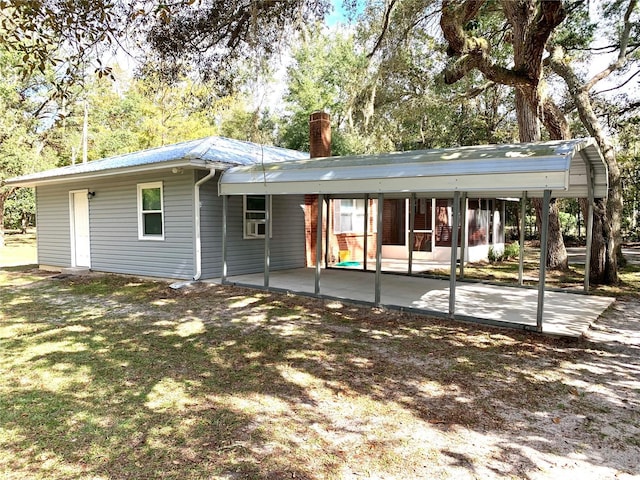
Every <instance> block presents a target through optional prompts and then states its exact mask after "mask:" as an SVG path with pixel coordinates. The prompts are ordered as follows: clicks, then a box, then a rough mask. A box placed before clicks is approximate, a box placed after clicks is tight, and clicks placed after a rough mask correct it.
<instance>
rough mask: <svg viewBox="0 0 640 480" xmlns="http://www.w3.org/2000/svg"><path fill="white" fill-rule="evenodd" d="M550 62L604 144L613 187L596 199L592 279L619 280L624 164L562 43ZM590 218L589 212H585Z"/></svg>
mask: <svg viewBox="0 0 640 480" xmlns="http://www.w3.org/2000/svg"><path fill="white" fill-rule="evenodd" d="M550 50H551V55H550V56H549V64H550V65H551V68H552V69H553V71H554V72H555V73H557V74H558V75H560V77H562V78H563V79H564V81H565V82H566V84H567V87H568V88H569V94H570V95H571V98H572V99H573V101H574V103H575V105H576V109H577V110H578V115H579V116H580V120H581V122H582V124H583V125H584V126H585V128H586V129H587V131H588V132H589V134H590V135H591V136H593V137H594V138H595V140H596V142H597V143H598V146H599V147H600V151H601V152H602V156H603V158H604V160H605V162H606V164H607V167H608V171H609V190H608V197H607V198H606V199H596V201H595V202H594V203H595V204H594V214H593V241H592V248H591V268H590V272H589V278H590V281H592V282H593V283H601V284H615V283H617V282H618V261H619V259H620V258H621V257H622V249H621V246H620V241H621V240H620V239H621V222H622V185H621V174H620V167H619V165H618V162H617V160H616V154H615V149H614V147H613V145H612V143H611V141H610V139H609V137H608V136H607V134H606V132H605V131H604V129H603V128H602V125H601V123H600V121H599V119H598V117H597V116H596V114H595V112H594V110H593V106H592V104H591V99H590V97H589V91H588V89H587V88H586V86H585V85H584V84H583V83H582V82H581V81H580V79H579V78H578V76H577V75H576V74H575V72H574V71H573V69H572V68H571V67H570V65H568V64H567V63H566V62H565V61H564V52H563V50H562V48H561V47H558V46H556V47H555V48H552V49H550ZM585 218H586V215H585Z"/></svg>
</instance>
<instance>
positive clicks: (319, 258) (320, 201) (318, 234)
mask: <svg viewBox="0 0 640 480" xmlns="http://www.w3.org/2000/svg"><path fill="white" fill-rule="evenodd" d="M323 207H324V195H322V194H320V195H318V223H317V225H316V283H315V289H314V291H315V293H316V295H320V263H321V262H322V209H323Z"/></svg>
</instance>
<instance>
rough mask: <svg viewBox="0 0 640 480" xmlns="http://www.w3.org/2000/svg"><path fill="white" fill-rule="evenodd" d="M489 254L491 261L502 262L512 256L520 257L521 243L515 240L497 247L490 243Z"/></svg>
mask: <svg viewBox="0 0 640 480" xmlns="http://www.w3.org/2000/svg"><path fill="white" fill-rule="evenodd" d="M487 256H488V258H489V261H490V262H491V263H495V262H502V261H504V260H509V259H510V258H518V257H519V256H520V244H519V243H518V242H513V243H509V244H507V245H505V246H504V248H495V247H494V246H493V245H490V246H489V254H488V255H487Z"/></svg>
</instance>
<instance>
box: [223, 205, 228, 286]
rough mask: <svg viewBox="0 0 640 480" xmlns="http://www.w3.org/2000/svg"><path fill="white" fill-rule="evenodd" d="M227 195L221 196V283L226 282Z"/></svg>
mask: <svg viewBox="0 0 640 480" xmlns="http://www.w3.org/2000/svg"><path fill="white" fill-rule="evenodd" d="M228 210H229V195H223V196H222V284H223V285H224V284H225V283H227V217H228Z"/></svg>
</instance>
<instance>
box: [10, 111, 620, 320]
mask: <svg viewBox="0 0 640 480" xmlns="http://www.w3.org/2000/svg"><path fill="white" fill-rule="evenodd" d="M328 132H330V129H329V128H328V116H326V114H324V113H322V112H316V113H314V114H312V116H311V121H310V143H311V154H310V155H307V154H304V153H301V152H297V151H292V150H287V149H282V148H275V147H266V146H260V145H255V144H251V143H247V142H240V141H237V140H230V139H226V138H220V137H210V138H205V139H201V140H194V141H190V142H184V143H180V144H176V145H169V146H166V147H161V148H156V149H151V150H146V151H143V152H137V153H132V154H128V155H121V156H118V157H112V158H106V159H102V160H97V161H94V162H90V163H87V164H81V165H74V166H69V167H62V168H58V169H54V170H49V171H45V172H40V173H35V174H31V175H26V176H22V177H17V178H14V179H10V180H8V181H7V183H8V184H10V185H16V186H34V187H35V188H36V203H37V220H38V231H37V238H38V262H39V263H40V265H41V267H43V268H54V269H60V268H64V267H82V268H91V269H92V270H96V271H104V272H114V273H127V274H135V275H147V276H158V277H169V278H178V279H195V280H197V279H201V278H202V279H206V278H218V277H220V278H222V282H223V283H225V282H227V281H229V278H230V277H234V276H235V277H239V276H242V275H249V274H260V277H261V278H262V281H261V283H262V285H261V286H262V287H263V288H272V287H271V286H270V283H269V282H270V279H269V278H270V277H269V275H270V272H272V271H277V270H280V271H285V270H286V271H289V270H290V271H292V272H293V271H296V270H304V271H305V272H308V271H309V269H305V268H304V267H306V266H310V265H315V274H314V275H315V277H314V278H315V279H314V280H313V281H312V284H313V285H311V286H309V285H307V284H305V285H302V284H296V288H294V289H293V290H294V291H297V292H301V293H310V294H313V295H323V292H322V290H321V285H320V271H321V267H322V266H324V267H331V266H334V265H337V266H339V264H340V263H342V260H343V259H345V258H349V259H350V260H355V261H356V262H359V263H360V264H361V268H362V269H363V270H365V269H367V263H368V262H367V261H365V257H366V259H371V258H373V259H374V260H375V266H374V268H371V270H375V276H368V277H367V279H364V278H363V279H362V283H367V280H371V279H374V282H373V295H372V301H371V300H365V301H366V302H368V303H371V304H373V305H376V306H380V305H383V301H382V300H383V297H382V291H381V289H382V275H381V273H382V271H383V262H382V260H383V258H398V259H403V260H404V259H405V258H406V259H407V261H406V264H407V266H408V269H407V272H406V273H408V274H409V275H411V274H412V271H411V268H412V263H413V262H412V260H413V259H414V258H416V259H419V258H420V257H422V258H426V259H428V258H432V259H448V264H449V269H450V272H451V275H450V278H449V282H448V285H449V286H448V288H446V292H447V293H446V294H447V295H448V299H449V300H448V316H449V317H452V318H453V317H454V314H455V305H456V297H455V295H456V293H455V292H456V281H457V274H456V272H457V268H458V259H465V260H470V259H480V258H484V257H486V254H487V252H488V248H489V246H490V245H494V246H496V247H498V248H499V246H500V245H501V244H502V243H503V242H504V230H503V223H504V220H503V219H504V201H503V200H500V199H508V198H520V199H526V198H540V199H542V212H543V218H542V221H541V253H540V267H539V276H540V278H539V282H538V291H537V300H536V302H537V308H536V318H535V323H534V324H533V325H531V324H530V323H522V322H521V321H520V320H516V321H512V320H509V321H504V320H500V319H498V320H495V319H489V320H488V321H489V322H491V323H492V324H505V325H508V326H514V325H520V326H521V327H522V328H525V329H535V330H536V331H542V321H543V314H544V291H545V274H546V262H545V260H546V257H547V253H546V247H547V236H548V215H545V212H546V213H548V211H549V205H550V200H551V198H552V197H555V198H561V197H568V198H586V199H587V200H588V201H587V204H588V205H589V214H588V216H587V220H588V226H587V255H586V265H585V271H589V261H590V244H591V238H592V225H593V223H592V219H593V204H594V199H595V198H605V197H606V195H607V189H608V172H607V166H606V163H605V162H604V160H603V158H602V155H601V154H600V151H599V149H598V147H597V145H596V143H595V141H594V140H593V139H589V138H586V139H574V140H566V141H552V142H537V143H529V144H512V145H482V146H470V147H458V148H449V149H437V150H422V151H412V152H393V153H382V154H375V155H355V156H344V157H331V156H330V154H329V150H328V149H329V144H330V136H329V133H328ZM310 157H311V158H310ZM524 204H525V203H524V202H522V203H521V205H522V208H524ZM380 206H382V208H379V207H380ZM521 217H522V218H524V215H521ZM459 225H462V226H463V228H461V227H459ZM521 231H524V228H522V229H521ZM522 243H523V242H521V255H520V259H521V260H520V275H519V277H520V278H519V281H520V284H522V272H523V267H522V258H523V256H522ZM365 253H366V255H365ZM463 265H464V262H460V269H461V273H462V267H463ZM342 273H346V272H342ZM351 273H355V272H351ZM283 274H284V275H287V274H288V273H287V272H284V273H283ZM363 275H366V274H363ZM238 283H240V282H238ZM252 285H255V284H252ZM420 288H422V287H420ZM584 289H585V291H588V277H587V278H585V287H584ZM344 295H345V294H344V292H342V293H341V294H340V296H341V298H342V296H344ZM346 295H347V298H349V297H348V295H349V294H346ZM423 297H424V295H423ZM387 298H388V300H386V301H385V303H384V305H385V306H391V307H393V306H396V307H398V308H406V306H403V305H399V304H397V303H394V302H397V301H398V300H397V298H398V297H397V296H391V297H387ZM499 298H502V297H499ZM411 302H412V303H410V305H415V304H416V302H414V301H413V300H411ZM417 304H418V305H421V306H420V308H419V309H420V310H421V311H431V310H425V307H424V304H423V303H422V301H421V300H420V301H418V302H417ZM409 308H412V307H409ZM494 310H495V309H494ZM441 313H442V312H441ZM464 318H465V319H477V317H476V316H475V315H469V314H465V316H464ZM485 320H486V319H485ZM527 321H528V320H527Z"/></svg>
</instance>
